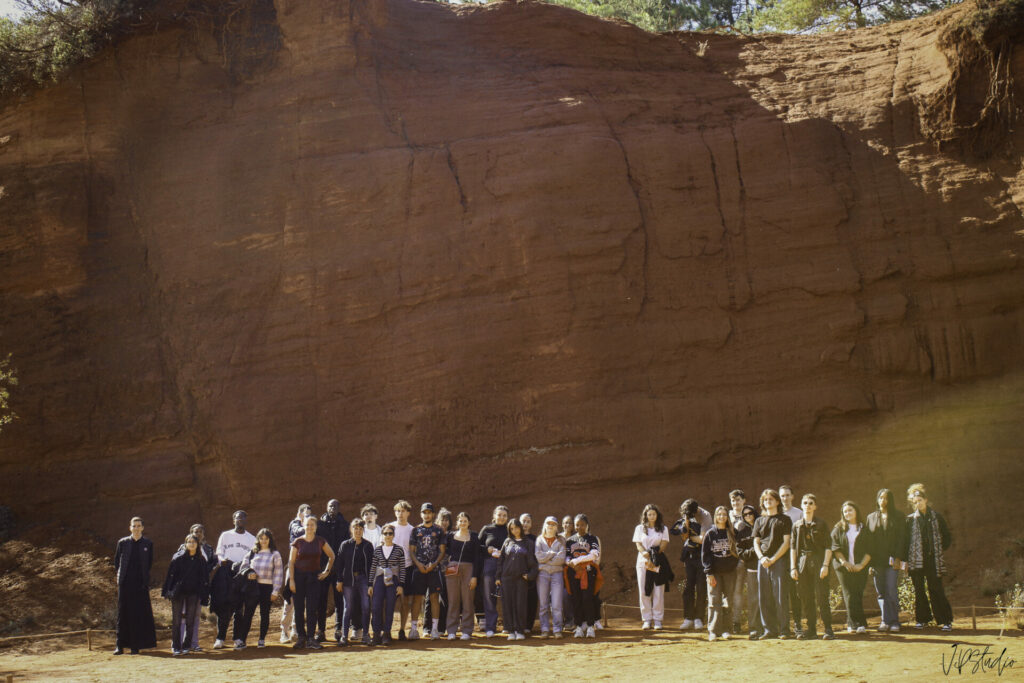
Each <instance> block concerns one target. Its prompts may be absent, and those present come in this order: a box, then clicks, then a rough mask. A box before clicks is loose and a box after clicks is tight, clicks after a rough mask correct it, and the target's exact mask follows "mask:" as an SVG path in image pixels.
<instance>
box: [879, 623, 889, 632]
mask: <svg viewBox="0 0 1024 683" xmlns="http://www.w3.org/2000/svg"><path fill="white" fill-rule="evenodd" d="M888 630H889V625H888V624H879V625H878V632H879V633H885V632H886V631H888Z"/></svg>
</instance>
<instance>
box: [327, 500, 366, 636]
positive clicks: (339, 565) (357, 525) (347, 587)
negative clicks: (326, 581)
mask: <svg viewBox="0 0 1024 683" xmlns="http://www.w3.org/2000/svg"><path fill="white" fill-rule="evenodd" d="M365 528H366V522H364V521H363V520H362V519H358V518H357V519H353V520H352V522H351V523H350V524H349V534H350V536H349V538H347V539H345V540H344V541H342V542H341V545H340V546H338V558H337V560H336V561H335V563H334V566H335V581H336V583H335V586H334V588H335V590H337V591H339V592H341V593H343V594H344V596H345V598H344V603H345V613H344V614H343V615H342V619H341V635H340V636H339V637H338V645H340V646H345V645H348V644H349V639H348V632H349V627H350V626H355V629H356V632H357V633H360V634H361V635H362V641H363V645H369V644H370V595H369V589H370V568H371V567H372V566H373V544H372V543H370V541H368V540H367V539H366V538H365V537H364V530H365ZM335 630H337V628H335Z"/></svg>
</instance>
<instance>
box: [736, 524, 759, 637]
mask: <svg viewBox="0 0 1024 683" xmlns="http://www.w3.org/2000/svg"><path fill="white" fill-rule="evenodd" d="M757 516H758V515H757V508H755V507H754V506H753V505H744V506H743V509H742V511H741V513H740V517H741V519H740V521H739V522H738V523H736V524H734V525H733V529H735V530H736V552H737V553H738V554H739V556H740V565H739V566H738V567H737V568H736V573H737V574H740V575H742V577H743V578H742V582H743V588H744V589H745V592H746V595H745V596H744V600H743V604H744V605H745V606H746V612H747V631H748V632H749V635H750V638H751V639H754V638H756V637H757V634H758V633H760V628H761V606H760V603H759V602H758V599H757V568H758V560H757V554H756V553H755V552H754V536H753V532H754V522H755V521H757ZM739 604H740V602H739V600H737V601H736V605H737V608H736V609H735V610H734V611H733V615H732V618H733V621H734V622H735V623H733V627H732V630H733V633H741V629H742V627H743V615H742V614H740V613H739V612H740V608H739Z"/></svg>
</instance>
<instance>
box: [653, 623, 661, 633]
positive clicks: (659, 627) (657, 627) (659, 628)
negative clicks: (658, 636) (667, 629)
mask: <svg viewBox="0 0 1024 683" xmlns="http://www.w3.org/2000/svg"><path fill="white" fill-rule="evenodd" d="M654 630H655V631H660V630H661V622H660V621H656V622H654Z"/></svg>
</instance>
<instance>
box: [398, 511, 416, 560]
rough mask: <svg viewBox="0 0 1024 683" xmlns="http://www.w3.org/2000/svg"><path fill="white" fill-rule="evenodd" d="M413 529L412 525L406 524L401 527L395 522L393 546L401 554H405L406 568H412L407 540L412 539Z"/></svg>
mask: <svg viewBox="0 0 1024 683" xmlns="http://www.w3.org/2000/svg"><path fill="white" fill-rule="evenodd" d="M413 528H414V527H413V525H412V524H406V525H405V526H402V525H401V524H399V523H397V522H395V545H397V546H398V547H399V548H401V549H402V552H404V553H405V566H406V567H411V566H412V553H411V552H410V551H409V539H411V538H412V530H413Z"/></svg>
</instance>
